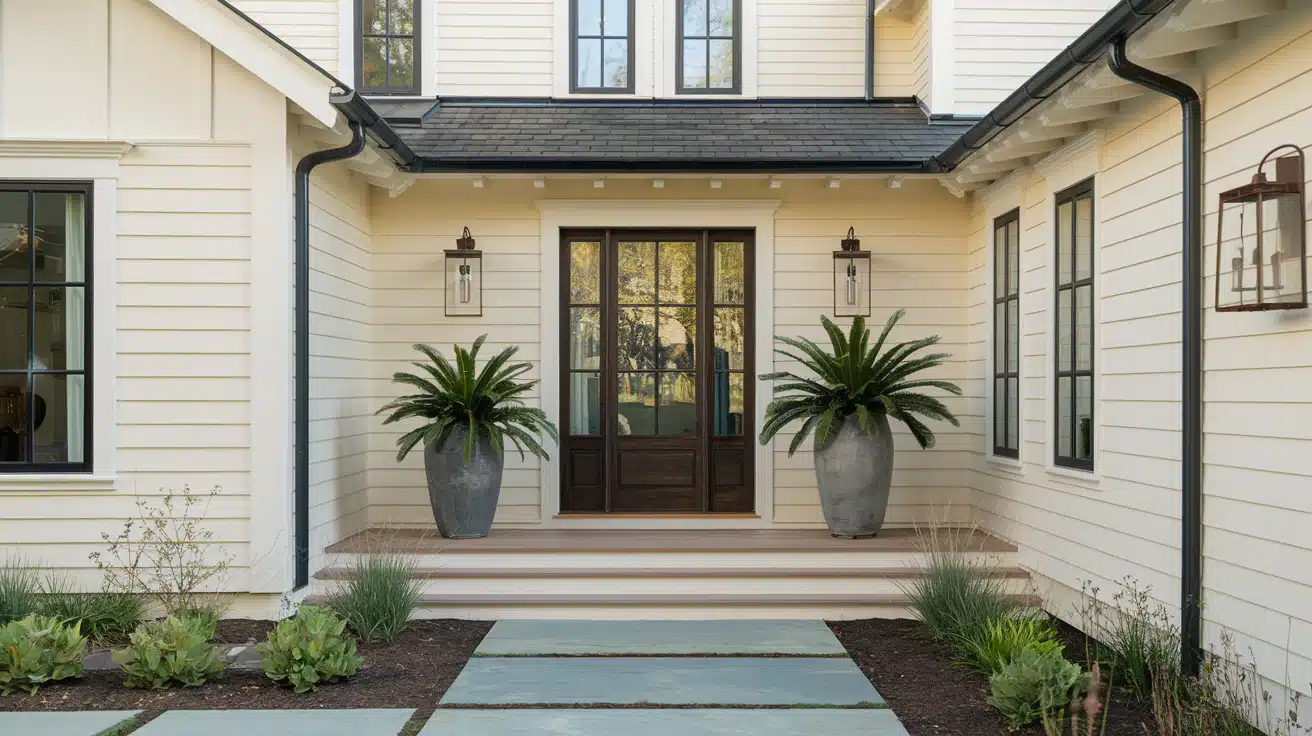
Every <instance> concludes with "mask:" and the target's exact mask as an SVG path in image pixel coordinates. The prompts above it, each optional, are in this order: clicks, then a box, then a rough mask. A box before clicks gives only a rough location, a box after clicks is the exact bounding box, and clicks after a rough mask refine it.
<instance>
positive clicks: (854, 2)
mask: <svg viewBox="0 0 1312 736" xmlns="http://www.w3.org/2000/svg"><path fill="white" fill-rule="evenodd" d="M757 13H758V15H759V21H758V23H759V28H760V30H759V38H760V45H759V47H758V48H759V50H758V55H759V56H758V58H759V62H758V67H757V75H758V84H759V92H760V95H761V96H762V97H861V96H863V95H864V94H865V74H866V62H865V54H866V32H865V25H864V23H863V18H864V16H865V13H866V2H865V0H809V2H797V0H758V2H757ZM886 38H891V35H890V36H886ZM876 48H878V47H876ZM902 57H903V55H900V54H896V52H893V53H888V54H885V55H884V59H885V60H886V61H887V63H889V64H890V65H892V64H898V63H905V60H904V58H902ZM895 59H896V60H895ZM878 61H879V60H878V59H877V60H876V63H878ZM879 94H881V95H884V94H885V93H882V92H881V93H879ZM887 96H894V95H892V94H891V93H890V94H888V95H887Z"/></svg>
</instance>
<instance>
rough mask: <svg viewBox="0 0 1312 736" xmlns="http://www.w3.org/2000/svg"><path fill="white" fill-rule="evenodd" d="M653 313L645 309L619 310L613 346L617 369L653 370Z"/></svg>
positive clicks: (654, 333) (654, 331)
mask: <svg viewBox="0 0 1312 736" xmlns="http://www.w3.org/2000/svg"><path fill="white" fill-rule="evenodd" d="M655 311H656V310H654V309H651V308H645V307H629V308H626V309H620V310H619V314H618V315H617V317H618V318H617V319H616V330H615V345H616V348H617V352H618V354H619V360H618V364H619V369H620V370H622V371H624V370H643V369H650V368H654V367H655V366H654V365H653V363H654V358H653V353H654V352H655V347H656V324H655Z"/></svg>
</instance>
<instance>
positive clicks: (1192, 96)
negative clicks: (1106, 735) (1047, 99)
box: [1107, 36, 1203, 676]
mask: <svg viewBox="0 0 1312 736" xmlns="http://www.w3.org/2000/svg"><path fill="white" fill-rule="evenodd" d="M1107 66H1108V67H1109V68H1110V69H1111V70H1112V73H1113V74H1115V75H1116V76H1118V77H1120V78H1122V79H1126V80H1129V81H1131V82H1135V83H1137V84H1140V85H1142V86H1144V87H1147V88H1148V89H1151V90H1153V91H1155V92H1160V93H1162V94H1164V95H1167V96H1169V97H1174V98H1175V99H1177V100H1179V101H1180V112H1181V115H1182V117H1183V118H1184V134H1183V135H1184V192H1183V197H1184V246H1183V258H1182V261H1183V273H1182V274H1181V277H1182V278H1183V279H1184V284H1183V288H1182V292H1183V298H1182V305H1181V308H1182V310H1183V312H1184V314H1183V319H1182V321H1183V326H1182V329H1181V334H1180V345H1181V349H1182V350H1183V352H1184V356H1183V357H1184V364H1183V367H1182V373H1183V376H1182V380H1183V391H1182V395H1181V397H1180V400H1181V402H1182V404H1183V406H1182V409H1183V415H1182V420H1183V421H1182V423H1181V431H1182V442H1181V444H1182V450H1181V475H1182V478H1181V487H1180V490H1181V495H1182V496H1183V498H1182V499H1181V508H1180V524H1181V531H1180V562H1181V569H1180V655H1181V668H1182V669H1183V671H1184V672H1185V674H1188V675H1195V676H1196V675H1197V674H1198V672H1199V665H1200V664H1201V655H1202V611H1201V603H1202V598H1203V240H1202V232H1203V231H1202V226H1203V105H1202V101H1201V100H1200V99H1199V97H1198V93H1197V92H1195V91H1194V89H1193V88H1192V87H1190V86H1189V85H1187V84H1185V83H1184V82H1181V81H1179V80H1177V79H1171V78H1170V77H1167V76H1164V75H1162V74H1158V73H1157V72H1154V71H1152V70H1151V69H1145V68H1144V67H1141V66H1139V65H1137V64H1135V63H1134V62H1132V61H1130V60H1129V59H1128V58H1127V57H1126V55H1125V37H1124V36H1122V37H1120V38H1117V39H1116V40H1115V41H1113V42H1112V43H1111V45H1109V46H1108V47H1107Z"/></svg>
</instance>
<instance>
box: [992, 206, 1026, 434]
mask: <svg viewBox="0 0 1312 736" xmlns="http://www.w3.org/2000/svg"><path fill="white" fill-rule="evenodd" d="M993 412H994V413H993V454H994V455H998V456H1001V457H1010V458H1019V457H1020V210H1019V209H1015V210H1012V211H1011V212H1008V213H1007V214H1005V215H1003V216H1002V217H999V218H998V219H996V220H994V221H993Z"/></svg>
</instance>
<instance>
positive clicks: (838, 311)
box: [834, 250, 870, 317]
mask: <svg viewBox="0 0 1312 736" xmlns="http://www.w3.org/2000/svg"><path fill="white" fill-rule="evenodd" d="M834 316H835V317H869V316H870V253H868V252H866V251H841V250H840V251H834Z"/></svg>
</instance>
